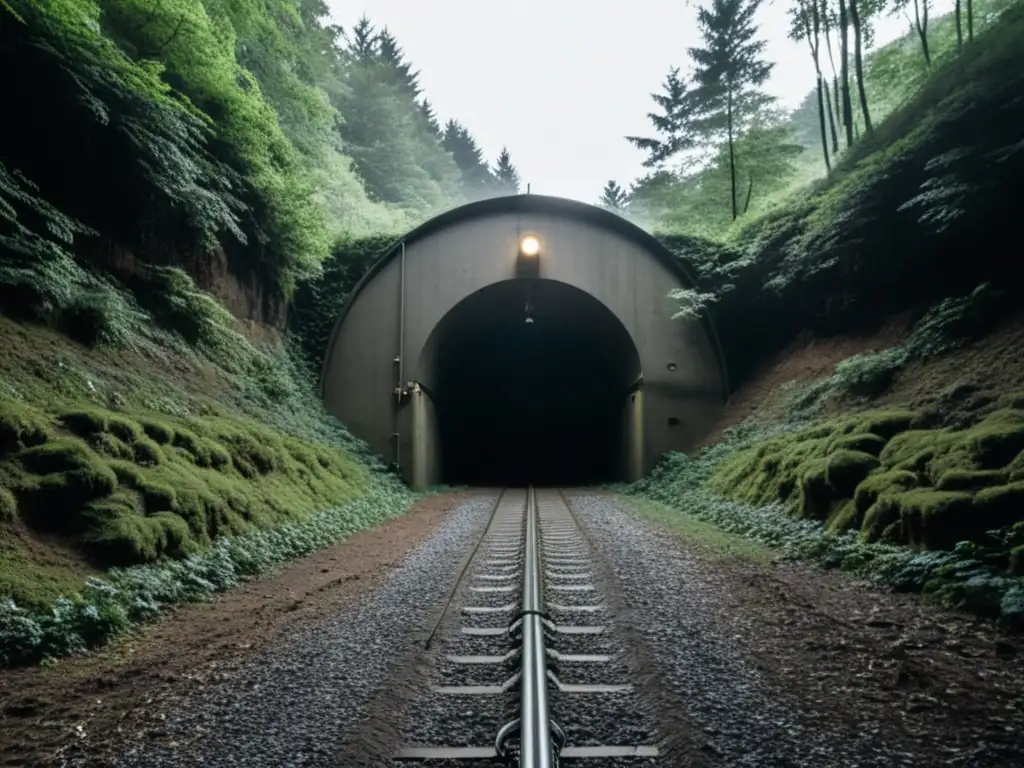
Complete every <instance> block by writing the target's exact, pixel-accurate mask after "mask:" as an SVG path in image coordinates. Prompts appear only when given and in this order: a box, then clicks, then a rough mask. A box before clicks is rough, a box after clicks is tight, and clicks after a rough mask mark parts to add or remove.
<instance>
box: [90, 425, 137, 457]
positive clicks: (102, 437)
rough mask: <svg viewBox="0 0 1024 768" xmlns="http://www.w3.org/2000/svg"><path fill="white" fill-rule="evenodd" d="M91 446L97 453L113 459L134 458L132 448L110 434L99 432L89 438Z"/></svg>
mask: <svg viewBox="0 0 1024 768" xmlns="http://www.w3.org/2000/svg"><path fill="white" fill-rule="evenodd" d="M89 445H90V446H91V447H92V449H93V450H95V451H96V452H97V453H101V454H103V455H104V456H109V457H110V458H112V459H131V458H133V457H134V454H133V452H132V449H131V446H129V445H126V444H125V443H124V442H123V441H122V440H121V439H120V438H117V437H114V435H112V434H110V433H109V432H97V433H95V434H92V435H90V436H89Z"/></svg>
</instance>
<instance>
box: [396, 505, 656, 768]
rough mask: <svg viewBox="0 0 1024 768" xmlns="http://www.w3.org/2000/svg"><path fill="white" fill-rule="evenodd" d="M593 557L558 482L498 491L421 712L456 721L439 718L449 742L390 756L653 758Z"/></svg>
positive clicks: (545, 764) (542, 765) (534, 760)
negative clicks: (453, 628)
mask: <svg viewBox="0 0 1024 768" xmlns="http://www.w3.org/2000/svg"><path fill="white" fill-rule="evenodd" d="M595 565H596V564H595V563H594V561H593V553H592V552H591V551H590V548H589V546H588V543H587V541H586V539H585V538H584V536H583V534H582V532H581V531H580V530H579V527H578V526H577V523H576V520H575V519H574V518H573V515H572V513H571V512H570V510H569V507H568V505H567V503H566V501H565V499H564V497H563V496H562V494H561V493H560V492H559V491H557V490H553V489H544V490H540V491H536V490H534V489H533V488H532V487H531V488H528V489H525V490H524V489H507V490H505V491H503V492H502V494H501V495H500V497H499V498H498V501H497V502H496V504H495V508H494V511H493V513H492V518H491V521H490V523H489V524H488V527H487V530H486V531H485V532H484V534H483V537H482V538H481V541H480V543H479V544H478V547H477V551H476V552H475V553H474V555H473V556H472V558H471V561H470V562H469V563H468V568H467V569H466V571H464V574H465V573H466V572H468V574H469V583H468V587H466V588H465V589H464V591H463V594H464V601H465V604H464V605H462V607H461V608H460V615H461V620H462V626H461V627H460V628H459V631H458V633H456V634H455V635H454V636H453V637H451V638H448V639H447V642H445V645H444V651H445V653H444V654H443V655H442V656H441V657H440V661H439V663H438V670H437V672H438V674H437V675H436V677H437V678H440V680H439V682H438V683H437V684H435V685H433V686H432V688H431V692H432V695H431V701H432V702H433V703H434V706H431V707H425V708H423V709H421V712H420V714H421V715H422V714H423V713H424V712H426V711H427V710H428V709H429V710H431V711H432V712H433V713H434V714H435V715H436V716H443V715H444V714H445V713H449V714H448V719H449V721H451V720H457V721H459V722H448V723H447V725H446V728H445V730H446V732H447V733H452V734H456V733H457V734H458V735H457V736H453V737H452V738H450V739H449V741H451V742H458V743H451V744H449V745H422V746H419V745H417V746H407V747H405V748H403V749H401V750H400V751H399V752H398V753H397V754H396V755H395V759H396V760H399V761H403V762H405V761H421V762H422V761H428V762H429V763H433V764H435V765H436V764H445V765H456V764H463V765H465V764H467V762H469V763H472V761H477V762H478V763H487V764H494V763H499V764H500V763H505V764H507V765H511V766H517V768H557V766H559V765H560V764H562V763H563V762H570V761H571V762H576V761H577V760H583V759H586V762H587V764H589V765H592V766H594V768H597V767H598V766H601V767H604V766H613V765H614V766H618V765H622V766H627V765H629V766H633V765H653V764H657V757H658V749H657V747H655V746H653V745H651V744H650V743H648V742H651V741H653V737H654V733H655V730H656V729H655V727H654V725H653V724H652V723H651V722H650V721H649V720H648V719H647V718H646V716H645V715H644V714H643V707H640V706H638V702H637V698H636V697H637V695H636V693H635V692H634V691H633V686H632V683H631V681H630V676H629V671H628V669H627V668H626V665H625V664H624V662H623V660H622V658H621V653H619V652H618V651H621V650H622V649H620V648H618V647H617V646H616V644H615V642H614V639H613V638H612V637H611V636H610V635H611V633H610V632H609V626H608V624H609V621H610V619H611V617H610V616H609V614H608V610H607V607H606V605H605V603H604V601H603V600H602V598H601V591H600V588H599V585H598V584H597V583H596V581H597V580H596V579H595ZM456 591H458V585H456ZM453 597H454V595H453ZM442 618H443V617H442ZM435 631H436V629H435ZM431 637H433V633H432V635H431ZM459 699H462V700H464V701H469V702H470V703H469V704H467V705H465V708H464V709H461V711H460V707H459V706H458V705H455V704H453V703H452V702H454V701H456V700H459ZM479 699H483V700H486V701H488V702H489V703H488V704H482V703H478V702H479ZM478 709H480V710H484V711H479V712H478V711H477V710H478ZM485 711H487V712H489V713H490V714H489V715H487V714H485ZM451 713H458V714H451ZM495 713H497V714H498V720H500V723H498V722H497V721H496V720H495V719H494V716H495ZM496 724H497V725H498V727H496V728H494V727H493V726H495V725H496ZM463 726H464V727H463ZM490 728H493V730H492V731H491V733H492V734H493V735H491V736H490V738H489V739H488V740H487V741H485V740H484V733H483V731H484V730H485V729H490ZM422 732H424V731H423V730H422V729H417V733H422ZM602 737H611V739H610V740H609V739H607V738H605V739H603V738H602ZM615 737H619V738H618V739H616V738H615ZM623 737H624V738H623ZM488 741H489V743H488Z"/></svg>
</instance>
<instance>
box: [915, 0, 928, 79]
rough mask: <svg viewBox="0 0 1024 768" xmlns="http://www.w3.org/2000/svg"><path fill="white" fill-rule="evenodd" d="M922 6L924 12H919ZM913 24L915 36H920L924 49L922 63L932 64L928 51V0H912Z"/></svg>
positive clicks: (922, 48)
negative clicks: (915, 31) (915, 29)
mask: <svg viewBox="0 0 1024 768" xmlns="http://www.w3.org/2000/svg"><path fill="white" fill-rule="evenodd" d="M922 7H923V9H924V13H923V14H922V13H921V10H922ZM914 26H915V27H916V28H917V36H918V37H920V38H921V50H922V51H924V63H925V65H926V66H928V67H930V66H931V65H932V55H931V53H930V52H929V51H928V0H914Z"/></svg>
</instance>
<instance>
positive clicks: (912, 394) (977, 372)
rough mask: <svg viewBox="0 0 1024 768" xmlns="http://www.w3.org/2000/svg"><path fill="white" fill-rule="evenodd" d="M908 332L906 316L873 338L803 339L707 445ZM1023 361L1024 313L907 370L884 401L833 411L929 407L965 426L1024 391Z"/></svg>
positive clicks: (744, 391)
mask: <svg viewBox="0 0 1024 768" xmlns="http://www.w3.org/2000/svg"><path fill="white" fill-rule="evenodd" d="M909 327H910V324H909V318H908V317H906V316H900V317H894V318H892V319H891V320H890V321H889V322H888V323H886V324H885V325H884V326H883V327H882V328H881V329H880V330H879V331H877V332H876V333H874V334H872V335H870V336H834V337H831V338H823V339H822V338H810V337H804V338H801V339H798V340H797V341H795V342H794V343H793V344H791V345H790V346H789V347H788V348H787V349H785V350H784V351H783V352H781V353H779V355H778V356H777V357H776V358H775V359H774V360H772V361H771V362H769V363H767V364H765V365H764V366H763V367H762V368H761V369H760V370H759V371H758V372H757V374H755V375H754V376H753V377H751V379H750V380H749V381H748V382H747V383H746V384H744V385H743V386H741V387H740V388H739V389H738V390H737V391H736V392H735V393H733V395H732V397H731V398H730V399H729V403H728V405H727V406H726V408H725V411H724V413H723V415H722V418H721V419H720V420H719V421H718V424H716V426H715V428H714V429H713V430H712V431H711V433H710V434H709V435H708V436H707V437H706V438H705V439H704V440H703V442H702V443H701V446H705V445H710V444H711V443H714V442H716V441H717V440H719V439H721V437H722V433H723V432H725V430H727V429H729V428H730V427H734V426H736V425H737V424H739V423H740V422H742V421H743V420H744V419H746V418H748V417H750V416H752V415H754V414H755V413H756V414H757V415H758V416H759V417H764V418H767V419H768V420H771V419H772V417H773V409H774V408H775V407H776V406H778V405H780V404H781V398H780V397H779V395H780V394H781V392H782V391H783V387H785V386H786V385H792V384H800V383H804V384H806V383H810V382H812V381H815V380H817V379H821V378H823V377H825V376H828V375H830V374H831V373H832V372H833V371H834V370H835V366H836V363H838V362H840V361H842V360H845V359H846V358H848V357H852V356H854V355H859V354H863V353H871V352H880V351H882V350H884V349H888V348H890V347H893V346H896V345H897V344H899V343H900V342H901V341H902V339H903V337H904V335H905V334H906V333H907V331H908V330H909ZM1022 361H1024V313H1018V314H1017V315H1015V316H1013V317H1011V318H1009V319H1007V320H1006V321H1005V322H1003V323H1002V324H1001V325H1000V326H999V327H998V328H997V329H995V330H994V331H993V332H992V333H990V334H988V335H986V336H985V337H983V338H982V339H979V340H978V341H976V342H974V343H972V344H968V345H967V346H965V347H963V348H962V349H958V350H955V351H953V352H950V353H947V354H944V355H941V356H939V357H937V358H934V359H931V360H927V361H924V362H921V361H915V362H912V363H910V364H908V365H907V366H906V367H905V368H904V369H903V370H901V371H900V372H899V374H898V375H897V377H896V379H895V381H894V382H893V385H892V386H891V387H890V389H889V391H887V392H885V393H884V394H883V395H881V396H880V397H877V398H874V399H872V400H867V399H858V400H850V399H844V400H842V401H840V402H835V403H832V404H831V407H830V409H829V410H831V411H835V412H850V411H858V410H864V409H868V408H885V407H890V406H899V407H906V408H911V409H915V410H924V409H929V410H932V411H934V412H935V413H936V414H937V415H938V416H939V417H940V418H941V421H942V422H943V423H944V424H946V425H949V426H964V425H966V424H969V423H972V422H973V421H974V420H976V419H977V417H978V416H979V415H982V414H984V413H985V412H986V411H988V410H991V409H993V408H995V407H997V406H996V402H997V400H998V398H999V396H1000V395H1002V394H1005V393H1009V392H1021V391H1024V362H1022Z"/></svg>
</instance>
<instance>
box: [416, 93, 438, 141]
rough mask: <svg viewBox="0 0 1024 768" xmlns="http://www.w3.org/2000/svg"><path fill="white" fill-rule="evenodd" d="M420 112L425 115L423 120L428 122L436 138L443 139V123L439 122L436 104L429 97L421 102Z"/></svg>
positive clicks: (428, 126)
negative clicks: (435, 110) (435, 109)
mask: <svg viewBox="0 0 1024 768" xmlns="http://www.w3.org/2000/svg"><path fill="white" fill-rule="evenodd" d="M420 114H421V115H423V120H424V121H425V122H426V124H427V128H428V129H429V130H430V132H431V133H432V134H433V135H434V138H436V139H437V140H438V142H440V141H441V138H442V136H443V134H442V133H441V124H440V123H438V122H437V114H436V113H435V112H434V105H433V104H431V103H430V100H429V99H424V100H423V102H422V103H421V104H420Z"/></svg>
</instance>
